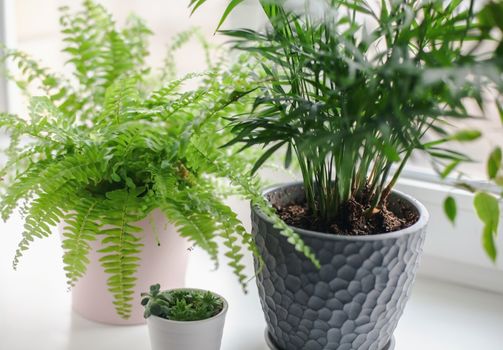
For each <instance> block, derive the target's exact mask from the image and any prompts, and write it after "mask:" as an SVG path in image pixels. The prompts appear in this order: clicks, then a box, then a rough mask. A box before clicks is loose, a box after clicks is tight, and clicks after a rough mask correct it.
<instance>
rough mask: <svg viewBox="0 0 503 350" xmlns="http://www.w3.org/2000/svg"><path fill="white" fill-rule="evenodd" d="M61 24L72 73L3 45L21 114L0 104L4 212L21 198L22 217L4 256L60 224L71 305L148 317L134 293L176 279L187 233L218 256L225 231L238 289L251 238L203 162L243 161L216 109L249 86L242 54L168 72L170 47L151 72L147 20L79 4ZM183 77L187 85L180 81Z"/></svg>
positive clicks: (120, 316) (85, 311)
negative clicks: (6, 142) (231, 148)
mask: <svg viewBox="0 0 503 350" xmlns="http://www.w3.org/2000/svg"><path fill="white" fill-rule="evenodd" d="M61 23H62V34H63V36H64V41H65V43H66V46H65V48H64V51H65V52H66V53H68V54H69V57H70V58H69V60H68V64H69V65H70V66H71V67H72V68H73V76H71V77H69V78H65V77H63V76H60V75H58V74H54V73H51V72H50V71H49V70H48V69H46V68H43V67H41V66H40V65H39V64H38V63H37V62H36V61H34V60H32V59H31V58H29V57H28V56H27V55H25V54H23V53H20V52H18V51H14V50H5V51H4V53H3V56H2V59H3V60H4V61H10V62H14V64H15V65H16V66H17V67H18V68H19V71H10V72H8V74H9V76H10V77H11V78H12V79H13V80H14V81H16V83H17V85H18V86H19V87H20V88H21V89H22V91H23V92H24V93H25V94H26V95H27V97H28V101H29V107H28V109H29V115H28V116H26V117H20V116H16V115H11V114H6V113H3V114H1V115H0V128H2V129H3V130H5V131H7V133H8V134H9V136H10V146H9V148H8V149H7V150H6V153H7V156H8V158H7V162H6V164H4V166H3V167H2V169H1V170H0V177H1V178H2V180H3V181H2V182H3V185H4V186H3V187H4V188H3V191H2V193H1V201H0V211H1V214H2V218H3V219H4V220H7V219H9V218H10V217H11V216H12V213H13V211H14V210H15V209H16V208H19V209H20V213H21V215H22V217H23V220H24V228H23V237H22V240H21V242H20V243H19V248H18V250H17V252H16V254H15V258H14V267H15V268H16V267H17V266H18V263H19V259H20V258H21V256H22V254H23V253H24V252H25V251H26V250H27V249H28V248H29V246H30V243H31V242H32V241H34V240H35V239H39V238H43V237H47V236H49V235H51V234H52V233H53V230H52V227H54V226H56V225H58V224H59V223H60V222H62V224H61V236H62V242H63V243H62V247H63V252H64V253H63V262H64V269H65V272H66V276H67V279H68V285H69V287H71V288H72V289H73V306H74V309H75V310H77V311H78V312H79V313H81V314H82V315H84V316H85V317H87V318H90V319H92V320H96V321H100V322H106V323H116V324H136V323H142V322H144V320H143V317H142V310H141V306H140V292H141V291H143V290H145V289H147V288H148V286H149V285H151V284H153V283H154V282H155V281H161V282H162V283H163V285H165V286H167V287H170V288H172V287H181V286H183V284H184V273H185V266H186V261H187V254H188V253H187V247H188V246H187V241H189V242H191V244H195V245H197V246H198V247H200V248H202V249H204V250H205V251H207V252H208V253H209V255H210V256H211V258H212V260H213V261H214V262H215V264H217V262H218V254H219V247H218V245H217V243H216V241H217V240H223V243H224V245H223V248H224V250H225V251H226V253H225V255H226V257H227V258H228V259H229V265H230V266H231V268H232V269H233V271H234V272H235V274H236V276H237V277H238V279H239V281H240V282H241V283H242V284H243V286H244V283H245V280H246V277H245V276H244V274H243V268H244V267H243V265H242V263H241V258H242V253H241V250H242V249H243V246H245V247H246V246H250V247H251V248H252V246H253V243H252V240H251V239H250V235H249V234H247V233H246V231H245V229H244V228H243V226H242V225H241V223H240V222H239V220H238V219H237V216H236V215H235V214H234V213H233V212H232V211H231V210H230V208H229V207H228V206H227V205H226V204H225V203H224V202H223V200H224V196H225V195H226V193H227V189H226V188H223V187H222V185H221V183H222V179H221V177H222V175H223V174H217V172H216V171H215V169H214V168H213V166H212V163H211V160H213V159H218V158H219V157H223V158H224V159H221V160H220V162H221V163H222V164H226V166H228V167H231V168H233V169H236V170H239V169H244V168H245V167H246V166H247V165H248V164H249V163H248V161H247V160H246V158H247V157H248V156H246V157H244V156H243V155H242V154H241V155H238V154H225V153H224V152H222V151H220V150H219V149H218V147H219V145H221V144H222V143H224V142H226V141H228V140H229V139H230V138H229V137H230V135H229V132H228V130H227V129H225V128H223V126H224V124H225V123H226V122H225V120H224V119H223V118H221V117H222V116H226V115H231V114H235V113H239V112H240V111H241V110H242V109H243V103H245V100H243V99H241V101H236V100H237V98H238V97H239V96H238V95H239V94H237V93H236V92H235V90H236V88H237V87H238V88H239V87H240V86H242V87H243V90H249V89H250V88H249V86H248V85H249V79H250V77H249V76H250V74H249V71H248V70H247V63H246V62H244V61H240V62H237V63H236V64H235V65H233V66H229V65H227V63H226V62H225V61H224V60H222V59H219V61H218V62H216V63H215V64H213V65H211V66H210V67H209V68H208V70H207V72H205V73H203V74H191V75H188V76H186V77H183V78H181V79H178V80H170V79H172V74H171V72H172V71H173V61H172V59H170V57H172V55H171V54H172V52H170V53H169V54H170V55H169V56H168V60H167V64H166V66H165V67H163V68H162V69H161V74H160V75H161V78H157V76H154V75H150V74H149V73H150V69H149V68H148V66H147V65H146V64H145V59H146V57H147V54H148V52H147V49H146V48H147V37H148V35H149V34H150V31H149V30H148V29H147V28H146V27H145V25H144V24H143V22H142V21H141V20H139V19H138V18H135V17H132V18H130V20H129V21H128V23H127V24H126V27H125V28H124V29H120V30H119V29H117V28H116V26H115V24H114V22H113V19H112V18H111V16H110V14H109V13H108V12H106V10H105V9H104V8H103V7H102V6H101V5H99V4H96V3H94V2H92V1H84V3H83V10H82V11H80V12H77V13H75V14H72V13H69V12H68V9H63V15H62V17H61ZM188 36H189V33H185V34H183V35H182V36H180V37H179V38H178V39H177V41H176V42H175V44H174V46H175V47H176V46H178V45H179V44H181V43H182V42H183V41H184V40H185V39H187V37H188ZM188 80H192V81H191V83H192V84H193V85H197V86H196V88H195V89H193V90H190V89H187V88H186V87H184V83H185V82H186V81H188ZM34 89H38V90H35V91H36V92H34ZM37 93H38V94H41V96H38V95H37ZM203 151H204V152H203ZM223 177H224V178H225V175H223ZM241 243H242V244H241Z"/></svg>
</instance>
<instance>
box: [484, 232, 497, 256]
mask: <svg viewBox="0 0 503 350" xmlns="http://www.w3.org/2000/svg"><path fill="white" fill-rule="evenodd" d="M482 247H483V248H484V250H485V252H486V254H487V256H488V257H489V258H490V259H491V260H492V261H493V262H496V258H497V250H496V244H495V242H494V234H493V232H492V231H491V228H490V227H489V226H485V227H484V230H483V233H482Z"/></svg>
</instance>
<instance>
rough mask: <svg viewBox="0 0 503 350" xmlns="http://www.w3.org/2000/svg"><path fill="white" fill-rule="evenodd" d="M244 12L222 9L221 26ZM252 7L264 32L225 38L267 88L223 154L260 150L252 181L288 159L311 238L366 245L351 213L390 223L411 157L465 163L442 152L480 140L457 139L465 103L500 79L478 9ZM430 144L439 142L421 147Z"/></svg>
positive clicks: (329, 4)
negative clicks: (311, 224)
mask: <svg viewBox="0 0 503 350" xmlns="http://www.w3.org/2000/svg"><path fill="white" fill-rule="evenodd" d="M204 2H205V0H199V1H197V0H193V1H191V3H190V6H192V8H193V9H194V10H196V9H197V8H199V7H200V6H202V5H203V3H204ZM241 2H242V0H234V1H230V2H229V5H228V8H227V10H226V11H225V13H224V16H223V18H222V20H221V21H220V25H221V24H222V23H223V21H224V20H225V18H226V16H228V14H229V13H230V12H231V11H232V9H233V8H234V7H235V6H237V5H238V4H239V3H241ZM259 2H260V4H261V6H262V8H263V10H264V12H265V14H266V16H267V18H268V20H269V26H268V29H267V30H266V31H265V32H258V31H255V30H251V29H239V30H227V31H222V32H223V33H224V34H225V35H227V36H229V37H230V38H231V39H232V41H233V43H234V47H235V48H237V49H239V50H244V51H247V52H251V53H253V54H255V55H256V56H257V57H258V59H259V61H260V62H261V63H262V67H263V70H264V72H265V74H266V76H267V78H266V79H265V83H264V86H263V88H262V89H261V91H260V94H259V96H258V97H257V98H256V100H255V103H254V106H253V110H252V111H251V112H250V113H249V114H248V115H246V116H245V117H236V118H234V119H233V131H234V132H235V135H236V136H235V138H234V139H233V140H232V141H231V142H229V143H228V145H234V144H236V143H241V144H244V147H245V148H246V147H251V146H256V145H261V146H263V147H264V148H265V152H264V154H263V156H262V157H261V158H260V159H258V161H257V162H256V164H255V167H254V169H253V170H257V169H258V168H259V167H260V166H261V165H262V162H264V161H265V160H266V159H267V158H268V157H269V156H270V155H272V154H274V153H275V152H277V151H279V150H282V149H286V156H285V166H288V165H289V164H290V163H291V160H292V158H295V159H296V160H297V161H298V164H299V166H300V170H301V172H302V178H303V182H304V191H305V195H306V201H307V207H308V210H309V212H310V215H311V216H312V217H313V218H314V221H315V226H316V228H318V229H319V230H322V231H329V230H332V231H335V232H336V233H362V232H361V231H360V230H359V227H358V225H359V224H358V222H348V220H346V219H345V218H347V216H348V212H352V211H355V210H356V212H357V214H358V216H361V217H364V218H365V219H366V220H368V221H369V222H370V221H372V220H373V219H375V217H379V216H382V215H383V214H385V213H386V212H387V201H388V198H389V195H390V193H391V191H392V189H393V187H394V185H395V184H396V182H397V179H398V178H399V176H400V174H401V172H402V170H403V168H404V166H405V164H406V163H407V162H408V161H409V159H410V157H411V155H412V152H413V151H414V150H420V151H423V152H426V153H427V154H428V155H430V156H432V157H433V158H435V159H437V161H438V162H440V163H441V164H443V165H444V166H446V167H447V168H448V169H450V170H452V169H453V168H455V166H456V165H457V164H459V163H460V162H462V161H469V160H470V159H469V158H468V157H466V156H465V155H463V154H462V153H459V152H456V151H453V150H450V149H448V148H446V147H444V145H443V144H444V143H446V142H448V141H453V140H454V141H471V140H473V139H476V138H478V137H479V136H480V133H479V132H478V131H476V130H459V129H458V130H456V131H454V132H453V131H452V127H456V123H457V122H458V121H459V120H461V119H465V118H470V117H472V116H471V115H470V114H469V112H468V111H467V109H466V107H465V106H466V102H467V101H468V100H473V101H475V102H476V103H478V104H479V105H480V106H481V108H483V104H484V100H483V93H484V89H485V88H486V87H488V86H490V85H491V84H493V83H494V82H496V83H499V79H500V73H499V72H501V65H498V62H497V60H496V59H495V56H494V55H493V53H494V52H495V50H494V47H495V45H494V44H495V43H496V37H495V36H494V35H493V32H491V26H490V25H488V23H487V20H486V19H485V14H484V12H483V11H482V10H480V9H479V8H478V7H477V6H476V3H475V1H473V0H472V1H470V2H469V4H468V5H466V4H465V2H462V1H457V0H454V1H440V0H438V1H437V0H434V1H408V0H404V1H380V2H378V3H376V4H373V3H370V2H367V1H365V0H322V1H307V2H305V4H306V6H305V7H304V9H303V10H301V11H299V10H298V9H292V7H291V5H289V2H286V1H267V0H260V1H259ZM314 5H317V6H318V8H321V11H318V12H317V13H316V11H313V7H315V6H314ZM498 50H499V51H501V45H500V46H499V47H498V49H496V51H498ZM428 132H429V133H432V134H433V135H437V137H436V139H434V140H433V141H425V138H424V135H425V134H426V133H428ZM334 227H335V229H334ZM385 229H386V228H385ZM388 229H390V230H392V229H393V228H392V227H389V228H388ZM367 233H374V232H367Z"/></svg>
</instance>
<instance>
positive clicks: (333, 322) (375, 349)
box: [252, 183, 429, 350]
mask: <svg viewBox="0 0 503 350" xmlns="http://www.w3.org/2000/svg"><path fill="white" fill-rule="evenodd" d="M265 195H266V196H267V197H268V199H269V200H270V201H271V202H272V203H277V204H286V203H292V201H294V200H298V199H300V198H302V197H303V196H304V193H303V190H302V184H300V183H294V184H289V185H285V186H282V187H277V188H274V189H270V190H268V191H266V192H265ZM396 201H401V202H402V203H405V204H406V205H410V207H411V208H413V209H414V210H417V212H418V213H419V220H418V222H416V223H415V224H414V225H412V226H411V227H409V228H407V229H404V230H400V231H396V232H392V233H385V234H377V235H372V236H340V235H332V234H324V233H318V232H313V231H307V230H302V229H295V231H296V232H297V233H299V234H300V235H301V237H302V238H303V239H304V241H305V242H306V243H307V244H308V245H309V246H310V247H311V248H312V249H313V250H314V251H315V253H316V256H317V257H318V259H319V260H320V262H321V269H317V268H316V267H315V266H314V265H313V264H312V263H311V262H310V261H309V260H308V259H307V258H306V257H305V256H304V255H302V254H301V253H299V252H297V251H296V250H295V249H294V247H293V246H292V245H291V244H289V243H288V242H287V241H286V239H285V238H284V237H283V236H281V235H280V234H279V232H278V230H277V229H275V228H274V227H273V225H272V223H271V222H270V221H269V220H268V219H267V217H265V216H264V214H263V213H261V212H260V211H258V210H257V209H256V208H252V223H253V226H252V232H253V234H254V236H255V241H256V243H257V246H258V248H259V251H260V253H261V254H262V256H263V258H264V262H265V266H264V268H263V269H262V271H260V273H259V274H258V276H257V285H258V290H259V294H260V299H261V304H262V309H263V311H264V314H265V318H266V322H267V327H268V331H269V336H270V341H271V342H272V343H274V344H275V346H276V347H277V348H278V349H281V350H384V349H391V348H392V336H393V332H394V330H395V327H396V325H397V323H398V320H399V318H400V316H401V315H402V312H403V309H404V307H405V303H406V302H407V300H408V298H409V295H410V291H411V287H412V283H413V282H414V278H415V274H416V270H417V266H418V263H419V258H420V254H421V251H422V247H423V243H424V238H425V234H426V225H427V223H428V219H429V214H428V212H427V211H426V208H425V207H424V206H423V205H422V204H421V203H419V202H418V201H416V200H415V199H413V198H411V197H409V196H407V195H405V194H402V193H400V192H394V193H393V194H392V197H391V200H390V207H391V209H393V203H396Z"/></svg>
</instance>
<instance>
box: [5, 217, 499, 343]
mask: <svg viewBox="0 0 503 350" xmlns="http://www.w3.org/2000/svg"><path fill="white" fill-rule="evenodd" d="M20 228H21V227H20V225H19V221H18V220H11V221H10V222H9V223H7V224H0V281H2V282H1V287H2V288H1V289H0V349H1V350H31V349H37V350H63V349H67V350H90V349H92V350H114V349H121V350H142V349H145V350H147V349H149V348H150V347H149V340H148V333H147V327H146V326H134V327H111V326H105V325H101V324H97V323H93V322H90V321H87V320H85V319H83V318H81V317H80V316H78V315H77V314H75V313H73V312H72V311H71V308H70V299H71V298H70V293H68V292H67V291H66V288H65V281H64V274H63V270H62V268H61V259H60V253H61V251H60V248H59V245H60V244H59V240H58V237H57V235H54V236H52V237H50V238H49V239H46V240H43V241H37V242H35V243H34V244H33V246H32V249H31V250H30V251H29V252H28V253H27V254H26V256H25V258H24V260H23V261H22V263H21V266H20V269H19V271H17V272H15V271H12V269H11V264H10V263H11V258H12V255H13V253H14V250H15V246H16V244H17V239H18V237H19V234H20ZM249 263H250V261H249ZM187 282H188V283H187V284H188V286H190V287H201V288H207V289H211V290H214V291H215V292H217V293H220V294H222V295H224V296H225V297H226V298H227V300H228V301H229V304H230V307H229V314H228V318H227V322H226V328H225V331H224V338H223V346H222V350H266V349H267V348H266V345H265V342H264V339H263V331H264V327H265V324H264V320H263V317H262V312H261V309H260V303H259V300H258V296H257V291H256V288H255V285H254V284H253V282H252V284H251V285H250V292H249V294H248V295H244V294H243V293H242V292H241V290H240V288H239V286H238V284H237V283H236V280H235V278H234V276H233V275H232V274H231V272H230V270H229V269H228V268H227V267H225V266H222V267H221V268H220V269H219V270H217V271H212V265H211V262H210V261H209V260H208V259H207V257H206V256H205V255H204V254H203V253H202V252H199V251H197V250H195V251H194V252H193V253H192V256H191V262H190V264H189V273H188V280H187ZM502 324H503V296H502V295H499V294H492V293H487V292H483V291H477V290H473V289H468V288H464V287H460V286H456V285H450V284H447V283H444V282H438V281H433V280H428V279H422V278H421V279H419V280H418V281H417V283H416V285H415V288H414V292H413V294H412V298H411V301H410V303H409V304H408V306H407V308H406V311H405V314H404V316H403V318H402V320H401V323H400V325H399V327H398V329H397V331H396V339H397V348H396V350H424V349H427V350H474V349H481V350H482V349H483V350H500V349H502V348H503V332H502V330H501V325H502ZM202 350H204V349H202Z"/></svg>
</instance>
